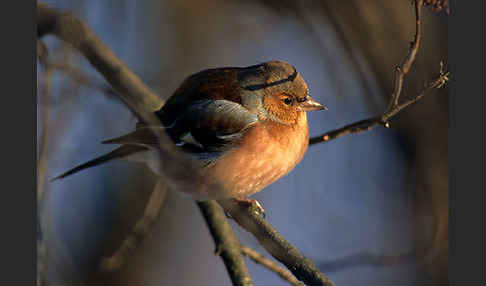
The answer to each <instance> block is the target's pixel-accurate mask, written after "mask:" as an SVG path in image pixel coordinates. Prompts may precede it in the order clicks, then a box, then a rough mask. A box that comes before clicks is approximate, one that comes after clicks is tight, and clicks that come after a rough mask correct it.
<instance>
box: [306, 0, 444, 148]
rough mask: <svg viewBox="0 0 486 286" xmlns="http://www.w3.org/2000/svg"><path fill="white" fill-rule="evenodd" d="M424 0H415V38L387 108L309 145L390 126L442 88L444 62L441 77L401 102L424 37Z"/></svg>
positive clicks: (314, 140) (397, 71)
mask: <svg viewBox="0 0 486 286" xmlns="http://www.w3.org/2000/svg"><path fill="white" fill-rule="evenodd" d="M423 4H424V3H423V1H422V0H415V36H414V40H413V41H412V43H411V45H410V49H409V51H408V54H407V56H406V57H405V58H404V59H403V62H402V64H401V65H400V66H398V67H396V69H395V88H394V90H393V93H392V96H391V99H390V102H389V103H388V107H387V108H386V110H385V111H384V112H383V113H382V114H381V115H379V116H376V117H371V118H367V119H364V120H361V121H357V122H354V123H351V124H348V125H346V126H343V127H341V128H339V129H335V130H332V131H329V132H326V133H324V134H322V135H320V136H316V137H313V138H311V139H310V140H309V145H313V144H317V143H322V142H328V141H331V140H334V139H337V138H339V137H341V136H344V135H347V134H352V133H354V134H358V133H360V132H363V131H368V130H371V129H373V128H374V127H376V126H377V125H384V126H385V127H390V124H389V123H388V121H389V120H390V119H391V118H392V117H394V116H395V115H396V114H397V113H399V112H400V111H401V110H403V109H405V108H406V107H408V106H410V105H412V104H414V103H416V102H417V101H418V100H420V99H421V98H422V97H423V96H424V95H426V94H427V93H428V92H429V91H431V90H433V89H436V88H441V87H442V86H444V84H445V83H446V82H447V81H448V80H449V75H450V73H449V72H446V71H445V70H444V67H443V64H442V62H441V66H440V74H439V77H438V78H437V79H435V80H433V81H432V82H430V83H428V84H427V85H426V86H425V88H424V89H423V90H422V91H421V92H420V93H419V94H418V95H416V96H415V97H413V98H412V99H409V100H407V101H405V102H404V103H401V104H400V103H399V99H400V96H401V94H402V87H403V81H404V78H405V76H406V75H407V74H408V72H409V71H410V68H411V67H412V64H413V63H414V62H415V59H416V57H417V53H418V50H419V47H420V39H421V37H422V32H421V10H422V6H423Z"/></svg>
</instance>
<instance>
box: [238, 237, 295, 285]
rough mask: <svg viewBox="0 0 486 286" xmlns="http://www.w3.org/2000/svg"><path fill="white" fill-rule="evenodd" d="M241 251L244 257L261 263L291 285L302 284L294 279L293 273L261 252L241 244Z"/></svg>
mask: <svg viewBox="0 0 486 286" xmlns="http://www.w3.org/2000/svg"><path fill="white" fill-rule="evenodd" d="M241 253H243V255H245V256H246V257H248V258H250V259H251V260H253V261H255V262H256V263H258V264H261V265H263V266H264V267H266V268H267V269H269V270H270V271H273V272H275V273H276V274H277V275H278V276H280V277H281V278H282V279H284V280H285V281H287V282H289V283H290V284H291V285H294V286H302V285H304V284H302V282H300V281H299V280H297V279H295V277H294V275H292V273H290V272H289V271H288V270H287V269H284V268H282V267H280V266H279V265H278V264H277V263H275V262H274V261H272V260H270V259H268V258H266V257H265V256H263V255H262V254H260V253H258V252H256V251H255V250H253V249H251V248H249V247H248V246H244V245H242V246H241Z"/></svg>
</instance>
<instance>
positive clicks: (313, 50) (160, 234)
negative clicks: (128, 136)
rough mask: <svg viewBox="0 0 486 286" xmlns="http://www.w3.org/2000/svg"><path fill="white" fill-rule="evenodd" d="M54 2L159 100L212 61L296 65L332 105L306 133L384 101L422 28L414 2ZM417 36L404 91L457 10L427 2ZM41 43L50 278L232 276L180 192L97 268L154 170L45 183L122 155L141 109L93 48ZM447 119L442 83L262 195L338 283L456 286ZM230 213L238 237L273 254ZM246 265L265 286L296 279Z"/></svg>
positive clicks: (414, 87)
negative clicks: (117, 141) (91, 56)
mask: <svg viewBox="0 0 486 286" xmlns="http://www.w3.org/2000/svg"><path fill="white" fill-rule="evenodd" d="M47 4H49V5H50V6H52V7H55V8H59V9H62V10H70V11H73V12H74V13H76V14H77V15H79V16H80V17H81V18H82V19H84V20H85V21H86V23H87V24H88V25H89V26H90V27H91V28H92V29H93V30H94V31H95V32H96V33H97V34H98V35H99V36H100V38H101V39H102V40H103V41H104V42H105V43H106V44H107V45H108V46H109V47H110V48H111V49H113V51H114V52H115V53H116V54H117V55H118V56H119V57H120V58H121V59H122V60H123V61H124V62H125V63H126V64H127V65H128V66H129V67H130V68H131V69H132V70H133V71H135V72H136V73H137V74H138V75H139V76H140V77H141V78H142V79H143V80H144V81H145V82H146V83H147V84H148V85H149V86H150V87H151V88H153V89H154V90H155V91H156V92H157V93H158V94H160V96H161V97H163V98H166V97H168V96H170V95H171V94H172V92H173V91H174V90H175V89H176V88H177V87H178V85H179V84H180V83H181V82H182V81H183V80H184V78H185V77H187V76H189V75H190V74H192V73H195V72H198V71H200V70H203V69H206V68H214V67H223V66H249V65H253V64H257V63H261V62H265V61H269V60H276V59H279V60H285V61H288V62H289V63H291V64H292V65H294V66H295V67H296V68H297V70H298V71H299V72H300V73H301V74H302V75H303V77H304V79H305V80H306V82H307V83H308V86H309V89H310V93H311V95H312V96H313V97H314V98H316V99H317V100H318V101H319V102H322V103H324V104H326V105H327V106H328V107H329V111H325V112H324V111H323V112H312V113H309V114H308V119H309V128H310V135H311V136H316V135H320V134H322V133H324V132H326V131H329V130H332V129H336V128H338V127H341V126H343V125H345V124H349V123H352V122H354V121H358V120H361V119H364V118H367V117H370V116H375V115H378V114H380V113H381V112H383V110H384V108H385V107H386V105H387V103H388V100H389V97H390V94H391V92H392V90H393V80H394V68H395V66H396V65H398V64H399V63H400V62H401V60H402V59H403V57H404V56H405V55H406V54H407V51H408V48H409V44H410V41H412V40H413V35H414V30H415V22H414V17H415V15H414V8H413V6H412V5H411V1H409V0H399V1H387V0H373V1H358V0H348V1H331V0H324V1H289V0H279V1H276V0H261V1H257V0H253V1H248V0H247V1H240V0H225V1H223V0H211V1H209V0H201V1H189V0H182V1H180V0H179V1H168V0H157V1H152V0H146V1H128V0H116V1H115V0H106V1H95V0H85V1H74V0H63V1H57V0H49V1H47ZM422 36H423V38H422V46H421V48H420V50H419V55H418V58H417V61H416V62H415V64H414V66H413V67H412V69H411V71H410V73H409V75H408V76H407V77H406V81H405V84H404V90H403V95H402V99H405V98H407V97H410V96H414V95H416V94H417V93H418V91H419V90H421V89H422V87H423V85H424V83H425V82H427V81H429V80H432V79H434V78H435V77H436V76H437V75H438V71H439V63H440V61H441V60H447V44H446V43H447V18H446V15H445V14H444V13H440V14H436V13H432V12H431V11H430V10H429V9H424V10H423V35H422ZM44 43H45V44H46V46H47V48H48V50H49V61H50V63H51V64H50V66H51V69H50V71H49V72H46V71H45V70H43V69H42V68H40V66H38V73H37V80H38V103H39V104H38V134H37V136H38V138H39V140H37V142H38V154H39V158H38V160H39V168H40V169H39V170H40V172H39V174H40V177H39V178H38V180H39V191H40V192H42V195H40V196H39V200H38V212H39V217H40V218H41V219H40V222H39V237H40V238H41V241H42V243H41V244H40V247H39V248H38V255H39V257H40V258H39V259H40V262H41V263H39V265H38V266H39V269H41V271H42V273H43V275H42V279H43V282H44V284H43V285H147V286H148V285H230V284H231V281H230V279H229V277H228V275H227V272H226V269H225V267H224V264H223V263H222V261H221V259H220V258H219V257H217V256H216V255H215V254H214V249H215V246H214V242H213V240H212V238H211V236H210V234H209V231H208V228H207V226H206V224H205V222H204V220H203V218H202V216H201V214H200V212H199V210H198V208H197V206H196V204H195V203H194V201H192V200H191V199H189V198H187V197H184V196H181V195H179V194H178V193H173V192H169V193H168V194H167V197H166V200H165V202H164V203H163V205H162V208H161V209H160V213H159V214H158V216H157V219H156V220H155V222H154V224H153V225H152V228H150V230H149V231H148V234H147V235H146V236H144V237H143V241H142V242H141V243H140V244H139V245H138V247H137V248H136V250H135V251H133V253H132V254H131V255H129V256H128V257H127V258H126V259H125V261H124V263H123V265H121V266H120V267H118V268H116V269H112V270H110V271H107V270H106V269H103V268H102V267H100V263H101V261H102V257H109V256H111V255H113V253H114V252H115V251H116V250H117V249H118V248H119V247H120V245H121V244H122V242H123V240H124V239H125V238H126V237H127V235H128V234H129V233H130V232H131V231H132V229H133V228H134V226H135V224H136V223H137V221H138V220H139V219H140V218H141V216H142V215H143V213H144V209H145V207H146V205H147V202H148V200H149V197H150V195H151V194H152V191H153V190H154V186H155V183H156V177H155V176H154V175H153V174H152V173H151V172H150V171H149V169H148V168H147V167H145V166H144V165H142V164H138V163H131V162H125V161H118V162H112V163H109V164H106V165H102V166H99V167H95V168H91V169H88V170H86V171H83V172H81V173H78V174H76V175H73V176H71V177H68V178H66V179H64V180H59V181H55V182H50V181H49V179H51V178H53V177H55V176H56V175H59V174H60V173H62V172H64V171H66V170H68V169H70V168H72V167H73V166H75V165H77V164H79V163H82V162H85V161H87V160H89V159H92V158H94V157H96V156H98V155H100V154H102V153H105V152H107V151H109V150H111V148H112V147H111V146H107V145H103V144H100V141H102V140H105V139H108V138H112V137H117V136H119V135H122V134H125V133H127V132H129V131H131V130H132V129H133V127H134V125H135V123H136V119H135V117H134V116H133V115H132V114H131V113H130V111H129V110H128V109H127V108H126V107H125V106H124V105H123V104H122V103H121V102H120V101H119V100H118V99H117V97H116V95H114V94H113V92H112V91H111V90H110V88H109V86H108V85H107V84H106V83H105V82H104V81H103V79H102V77H101V76H100V75H99V74H97V72H96V71H95V70H94V69H93V68H92V67H91V66H90V65H89V64H88V63H87V61H86V60H85V59H83V58H82V57H81V56H79V55H78V54H77V53H76V52H74V51H73V50H72V49H71V48H70V47H68V46H66V45H64V44H63V43H61V42H60V41H58V40H57V39H55V38H53V37H52V36H49V37H46V38H44ZM47 82H50V84H46V83H47ZM46 127H47V128H46ZM447 129H448V95H447V88H445V89H441V90H438V91H435V92H433V94H431V95H429V96H427V97H425V98H424V99H423V100H421V101H420V102H419V103H418V104H416V105H414V106H412V107H411V108H409V109H406V110H404V111H403V112H402V113H400V114H399V115H398V116H397V117H395V118H394V119H393V120H392V121H391V128H390V129H385V128H383V127H377V128H376V129H373V130H372V131H369V132H364V133H361V134H360V135H348V136H345V137H342V138H339V139H337V140H334V141H331V142H328V143H321V144H318V145H314V146H311V147H309V149H308V151H307V154H306V156H305V157H304V159H303V160H302V162H301V163H300V164H299V165H298V166H297V167H296V168H295V169H294V170H293V171H292V172H291V173H290V174H289V175H287V176H286V177H284V178H282V179H281V180H279V181H278V182H276V183H274V184H273V185H271V186H269V187H267V188H266V189H265V190H264V191H262V192H261V193H258V194H256V195H255V196H254V198H255V199H258V200H259V201H260V202H261V203H262V204H263V206H264V208H265V211H266V213H267V220H268V221H269V222H270V223H271V224H273V225H274V226H275V228H276V229H277V230H278V231H279V232H280V233H281V234H282V235H283V236H284V237H285V238H287V239H288V240H289V241H290V242H291V243H293V244H294V245H295V246H296V247H297V248H298V249H299V250H301V251H302V253H303V254H304V255H305V256H307V257H308V258H310V259H312V260H313V261H314V262H315V264H316V265H317V266H318V268H319V269H320V270H321V271H322V272H324V273H325V274H326V275H327V276H328V277H329V278H330V279H331V280H332V281H333V282H334V283H335V284H336V285H337V286H340V285H357V284H359V285H394V286H402V285H427V286H430V285H448V276H447V264H448V239H449V237H448V210H449V209H448V189H449V186H448V152H447V136H448V134H447ZM230 223H231V225H232V227H233V230H234V231H235V233H236V234H237V236H238V237H239V239H240V240H241V241H242V243H243V244H246V245H249V246H251V247H253V248H254V249H256V250H258V251H260V252H261V253H263V254H265V255H266V256H267V257H269V255H268V254H267V253H265V251H264V250H263V249H262V248H261V247H260V246H259V245H258V243H257V241H256V240H255V239H254V238H253V237H252V235H250V234H249V233H247V232H245V231H244V230H242V229H241V228H240V227H239V226H238V225H236V224H235V223H233V222H230ZM246 262H247V266H248V269H249V272H250V275H251V277H252V279H253V281H254V283H255V285H287V283H286V282H285V281H283V280H281V279H280V278H279V277H277V276H276V275H275V274H274V273H272V272H270V271H268V270H267V269H265V268H263V267H262V266H260V265H257V264H255V263H253V262H252V261H250V260H246Z"/></svg>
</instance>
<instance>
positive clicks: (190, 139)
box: [168, 99, 258, 152]
mask: <svg viewBox="0 0 486 286" xmlns="http://www.w3.org/2000/svg"><path fill="white" fill-rule="evenodd" d="M257 121H258V117H257V115H256V114H253V113H251V112H250V111H248V109H246V108H245V107H243V106H242V105H241V104H239V103H236V102H233V101H229V100H224V99H220V100H199V101H195V102H193V103H192V104H191V105H190V106H188V107H187V108H186V109H185V110H184V111H182V112H181V113H180V115H179V116H178V117H177V118H176V119H175V120H174V121H173V122H172V126H170V128H168V132H169V134H170V135H171V137H172V138H174V139H175V141H176V143H183V144H192V145H197V146H199V147H201V148H202V149H203V151H205V152H207V151H209V152H218V151H222V148H226V147H228V146H229V147H231V146H232V145H233V144H234V143H236V142H235V141H236V140H237V139H238V138H239V137H241V135H242V134H244V132H245V131H246V130H247V129H248V127H250V126H251V125H253V124H255V123H256V122H257Z"/></svg>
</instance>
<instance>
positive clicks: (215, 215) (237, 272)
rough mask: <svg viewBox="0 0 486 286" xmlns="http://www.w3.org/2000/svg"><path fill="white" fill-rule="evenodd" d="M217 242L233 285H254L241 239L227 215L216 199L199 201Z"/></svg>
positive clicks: (219, 252) (219, 253)
mask: <svg viewBox="0 0 486 286" xmlns="http://www.w3.org/2000/svg"><path fill="white" fill-rule="evenodd" d="M197 205H198V207H199V209H200V210H201V213H202V215H203V217H204V219H205V220H206V224H207V225H208V228H209V231H210V232H211V235H212V237H213V239H214V243H215V244H216V254H217V255H219V256H221V258H222V259H223V261H224V264H225V266H226V269H227V270H228V273H229V275H230V278H231V281H232V282H233V285H237V286H249V285H253V283H252V282H251V279H250V275H249V274H248V270H247V269H246V265H245V262H244V261H243V258H242V257H241V249H240V241H239V240H238V238H237V237H236V236H235V235H234V234H233V232H232V231H231V227H230V226H229V224H228V222H227V221H226V217H225V215H224V213H223V211H222V210H221V208H220V207H219V206H218V204H217V203H216V202H215V201H205V202H197Z"/></svg>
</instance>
